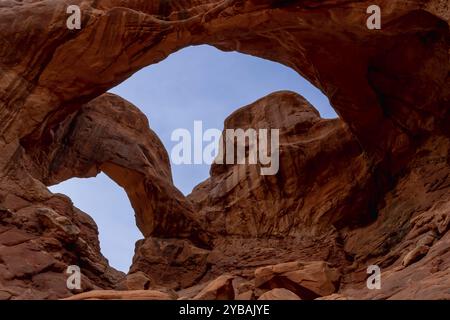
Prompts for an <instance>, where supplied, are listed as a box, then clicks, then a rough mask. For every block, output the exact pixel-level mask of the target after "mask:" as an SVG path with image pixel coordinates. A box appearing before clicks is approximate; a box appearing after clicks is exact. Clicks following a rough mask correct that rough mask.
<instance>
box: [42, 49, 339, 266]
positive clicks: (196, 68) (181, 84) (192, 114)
mask: <svg viewBox="0 0 450 320" xmlns="http://www.w3.org/2000/svg"><path fill="white" fill-rule="evenodd" d="M278 90H291V91H295V92H298V93H300V94H301V95H303V96H304V97H305V98H306V99H307V100H308V101H309V102H310V103H311V104H312V105H314V106H315V107H316V108H317V109H318V110H319V112H320V113H321V115H322V117H324V118H334V117H336V114H335V112H334V110H333V109H332V108H331V107H330V105H329V102H328V99H327V98H326V97H325V96H324V95H323V94H322V93H321V92H320V91H319V90H318V89H317V88H315V87H314V86H312V85H311V84H310V83H309V82H307V81H306V80H304V79H303V78H302V77H300V76H299V75H298V74H297V73H296V72H295V71H293V70H291V69H289V68H288V67H285V66H283V65H281V64H278V63H275V62H271V61H267V60H263V59H259V58H256V57H252V56H248V55H243V54H240V53H235V52H222V51H219V50H217V49H215V48H213V47H210V46H198V47H189V48H185V49H183V50H181V51H179V52H176V53H174V54H172V55H171V56H169V57H168V58H167V59H165V60H164V61H162V62H160V63H158V64H156V65H151V66H149V67H147V68H144V69H142V70H140V71H139V72H137V73H135V74H134V75H133V76H132V77H131V78H129V79H127V80H126V81H125V82H123V83H122V84H120V85H119V86H117V87H115V88H113V89H111V90H110V92H113V93H115V94H118V95H120V96H121V97H123V98H125V99H127V100H128V101H130V102H132V103H133V104H135V105H136V106H137V107H139V108H140V109H141V110H142V111H143V112H144V113H145V114H146V115H147V117H148V119H149V123H150V127H151V128H152V129H153V130H154V131H155V132H156V134H158V136H159V137H160V139H161V140H162V142H163V144H164V146H165V147H166V149H167V150H168V153H169V155H170V150H171V149H172V147H173V146H174V145H175V144H177V142H175V141H171V139H170V138H171V133H172V131H173V130H175V129H178V128H184V129H188V130H189V131H191V132H192V131H193V127H194V121H196V120H201V121H203V129H204V130H206V129H208V128H217V129H220V130H222V129H223V121H224V120H225V118H226V117H227V116H228V115H230V114H231V113H232V112H233V111H235V110H236V109H238V108H240V107H242V106H245V105H247V104H250V103H252V102H254V101H255V100H257V99H259V98H261V97H263V96H265V95H268V94H270V93H272V92H274V91H278ZM172 174H173V179H174V183H175V185H176V186H177V187H178V188H179V189H180V190H181V191H182V192H183V193H184V194H189V193H190V192H191V190H192V188H193V187H195V186H196V185H197V184H198V183H200V182H201V181H203V180H205V179H207V178H208V176H209V166H208V165H177V166H175V165H172ZM50 189H51V190H52V191H53V192H60V193H64V194H66V195H68V196H69V197H71V199H72V201H73V202H74V204H75V205H76V206H77V207H78V208H80V209H81V210H83V211H85V212H87V213H89V214H90V215H91V216H92V217H93V218H94V220H95V221H96V222H97V224H98V227H99V231H100V244H101V247H102V252H103V254H104V255H105V256H106V257H107V258H108V260H109V261H110V264H111V265H112V266H113V267H115V268H117V269H119V270H122V271H125V272H127V271H128V268H129V266H130V264H131V260H132V256H133V252H134V243H135V242H136V240H138V239H140V238H142V235H141V234H140V232H139V230H138V229H137V227H136V224H135V220H134V213H133V210H132V208H131V205H130V203H129V201H128V198H127V196H126V194H125V191H123V190H122V189H121V188H120V187H119V186H117V185H115V184H114V182H112V181H111V180H109V178H108V177H106V176H105V175H104V174H100V175H99V176H97V177H96V178H90V179H76V178H75V179H71V180H68V181H65V182H63V183H61V184H59V185H57V186H53V187H51V188H50Z"/></svg>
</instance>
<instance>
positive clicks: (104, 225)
mask: <svg viewBox="0 0 450 320" xmlns="http://www.w3.org/2000/svg"><path fill="white" fill-rule="evenodd" d="M49 189H50V190H51V191H52V192H53V193H62V194H65V195H67V196H69V197H70V199H71V200H72V202H73V203H74V205H75V206H76V207H77V208H79V209H80V210H82V211H84V212H86V213H88V214H89V215H90V216H91V217H92V218H93V219H94V220H95V222H96V224H97V227H98V231H99V240H100V248H101V252H102V254H103V255H104V256H105V257H106V258H107V259H108V261H109V264H110V265H111V266H112V267H114V268H115V269H117V270H120V271H123V272H125V273H127V272H128V269H129V267H130V265H131V262H132V259H133V253H134V245H135V242H136V241H137V240H139V239H141V238H142V234H141V233H140V232H139V229H138V228H136V224H135V222H134V211H133V208H132V207H131V205H130V202H129V200H128V198H127V195H126V193H125V191H124V190H123V189H122V188H121V187H120V186H119V185H117V184H116V183H115V182H114V181H112V180H111V179H110V178H109V177H108V176H107V175H106V174H104V173H100V174H99V175H97V176H96V177H94V178H72V179H69V180H66V181H63V182H61V183H59V184H56V185H54V186H51V187H49Z"/></svg>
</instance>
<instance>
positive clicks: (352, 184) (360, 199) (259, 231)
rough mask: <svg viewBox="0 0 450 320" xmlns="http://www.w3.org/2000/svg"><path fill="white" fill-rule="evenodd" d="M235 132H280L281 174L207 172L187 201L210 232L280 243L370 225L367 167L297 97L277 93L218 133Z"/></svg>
mask: <svg viewBox="0 0 450 320" xmlns="http://www.w3.org/2000/svg"><path fill="white" fill-rule="evenodd" d="M239 128H240V129H243V130H247V129H255V130H257V131H258V130H259V129H279V135H280V138H279V145H280V146H279V149H280V151H279V152H280V157H279V159H280V160H279V162H280V165H279V170H278V172H277V174H275V175H261V173H260V168H259V165H246V166H243V165H240V164H236V165H226V164H213V166H212V168H211V178H209V179H208V180H206V181H205V182H203V183H201V184H200V185H199V186H197V187H196V188H195V189H194V190H193V192H192V194H190V195H189V196H188V199H189V200H191V202H192V203H193V204H194V208H195V210H194V211H195V212H196V214H197V215H198V216H199V217H200V219H202V222H203V225H206V226H207V229H208V230H211V231H214V232H215V233H219V234H227V235H236V236H240V237H248V238H250V237H254V238H256V237H286V236H301V235H309V234H320V233H324V232H327V231H329V230H330V228H333V226H342V225H349V224H351V225H357V224H362V223H364V222H367V221H370V220H371V217H370V213H371V212H370V209H371V205H372V202H373V199H370V198H371V197H372V195H373V192H372V190H373V181H372V177H371V174H370V166H369V162H368V159H367V157H366V155H365V154H364V153H363V151H362V149H361V147H360V145H359V144H358V142H357V141H356V140H355V139H354V137H353V136H352V134H351V133H350V131H349V130H348V128H347V127H346V125H345V124H344V123H343V122H342V121H340V120H338V119H332V120H324V119H321V118H320V115H319V113H318V111H317V110H316V109H314V107H313V106H311V105H310V104H309V103H308V102H307V101H306V100H305V99H303V98H302V97H301V96H299V95H298V94H295V93H292V92H277V93H273V94H271V95H269V96H267V97H264V98H263V99H261V100H259V101H256V102H255V103H253V104H251V105H249V106H246V107H243V108H241V109H239V110H238V111H236V112H234V113H233V114H232V115H231V116H229V117H228V118H227V119H226V120H225V124H224V130H229V129H239ZM223 136H225V131H224V133H223ZM236 144H237V141H235V143H234V149H236V148H237V147H236ZM224 146H225V144H224ZM225 152H226V149H225ZM247 163H248V159H247Z"/></svg>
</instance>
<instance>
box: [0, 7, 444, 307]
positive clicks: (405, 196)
mask: <svg viewBox="0 0 450 320" xmlns="http://www.w3.org/2000/svg"><path fill="white" fill-rule="evenodd" d="M69 4H71V5H79V6H80V8H81V11H82V27H81V29H80V30H69V29H68V28H67V27H66V19H67V13H66V8H67V6H68V5H69ZM372 4H373V1H350V2H349V1H344V0H326V1H320V2H318V1H274V0H258V1H256V0H246V1H234V0H227V1H219V0H198V1H189V0H182V1H158V0H154V1H153V0H152V1H123V0H99V1H89V0H72V1H66V0H63V1H51V0H36V1H25V2H24V1H21V2H19V1H4V2H2V3H1V4H0V121H1V123H2V125H1V126H0V154H1V157H0V298H1V299H20V298H38V299H54V298H64V297H67V296H69V295H71V294H72V293H76V292H78V291H89V290H98V289H107V290H112V289H117V291H104V292H98V291H94V292H93V293H82V295H83V296H79V297H78V298H87V299H91V298H92V299H96V298H104V299H110V298H113V299H115V298H132V297H136V298H148V299H151V298H155V299H156V298H169V297H170V298H171V299H175V298H176V297H177V296H181V295H173V294H171V293H165V291H163V290H160V289H161V287H162V288H170V289H174V290H178V292H180V291H182V290H185V291H183V292H184V293H186V292H190V294H189V296H190V297H194V296H195V295H197V294H200V292H202V290H206V289H205V288H211V287H214V282H212V281H214V279H217V278H218V277H220V276H223V275H224V274H230V275H231V276H232V277H233V279H234V280H233V281H231V280H230V281H231V282H232V283H231V284H230V283H229V282H230V281H228V280H227V281H228V282H227V284H226V287H227V288H228V289H229V290H228V289H227V292H228V293H230V294H229V295H227V297H231V289H230V288H231V285H232V286H233V288H234V291H239V292H237V293H238V295H239V294H243V293H246V296H247V297H250V298H258V297H261V296H264V295H265V297H268V296H269V297H270V296H272V298H277V297H280V296H283V297H287V293H286V291H285V290H287V289H286V288H276V289H273V290H276V291H273V292H272V293H270V294H269V293H267V292H264V291H261V290H268V289H261V288H258V287H257V286H256V282H255V270H256V269H257V268H261V267H262V268H264V267H268V266H270V265H274V266H275V265H279V264H280V263H293V262H295V261H296V262H299V261H301V263H303V264H305V265H308V264H309V263H311V262H312V261H323V262H324V263H326V265H327V266H329V268H330V269H336V268H339V270H340V272H341V277H340V280H339V286H337V285H336V287H335V290H336V291H338V293H337V295H330V294H331V293H333V292H332V291H334V290H331V289H330V290H324V291H323V292H320V293H318V295H326V296H325V297H324V298H326V297H327V296H328V297H354V298H375V299H397V298H412V299H419V298H432V299H442V298H449V297H448V294H449V292H448V289H449V288H450V283H449V282H448V281H449V280H448V279H450V275H449V270H450V265H449V264H450V257H449V252H450V251H449V250H448V248H449V247H450V243H449V237H450V233H449V225H450V223H449V221H450V209H449V203H450V161H449V157H450V139H449V137H450V130H449V126H448V123H449V121H450V72H449V71H450V57H449V53H450V50H449V49H450V46H449V43H450V40H449V39H450V35H449V21H450V20H449V19H450V18H449V17H450V13H449V12H450V10H449V7H448V5H447V4H446V2H445V1H439V0H412V1H392V0H379V1H377V4H378V5H379V6H380V7H381V8H382V29H381V30H369V29H368V28H367V27H366V18H367V14H366V9H367V7H368V6H370V5H372ZM199 44H209V45H212V46H215V47H217V48H219V49H222V50H226V51H239V52H242V53H247V54H252V55H255V56H258V57H261V58H265V59H270V60H273V61H277V62H280V63H282V64H285V65H287V66H289V67H291V68H292V69H294V70H295V71H297V72H298V73H300V74H302V75H303V76H304V77H305V78H306V79H308V80H309V81H310V82H312V83H313V84H314V85H315V86H317V87H318V88H319V89H321V90H322V91H323V92H324V93H325V94H326V95H327V96H328V97H329V99H330V102H331V103H332V105H333V107H334V108H335V109H336V111H337V113H338V114H339V116H340V119H334V120H325V119H321V118H320V117H319V115H318V114H317V111H316V110H314V108H312V107H311V106H310V105H309V104H308V103H307V102H306V101H305V100H304V99H303V98H301V97H300V96H298V95H295V94H292V93H289V92H281V93H274V94H272V95H269V96H267V97H264V98H262V99H261V100H259V101H257V102H255V103H254V104H252V105H250V106H247V107H244V108H242V109H240V110H238V111H237V112H236V113H234V114H233V115H231V116H230V117H229V118H228V119H227V120H226V122H225V127H229V128H234V127H238V126H239V127H243V128H247V127H251V126H254V127H261V126H268V127H277V128H279V129H280V150H281V153H280V171H279V173H278V174H277V175H275V176H271V177H262V176H260V175H257V170H256V169H257V168H256V167H255V166H252V165H248V166H247V165H244V166H232V165H231V166H230V165H214V166H213V167H212V169H211V177H210V178H209V179H208V180H207V181H205V182H203V183H202V184H200V185H199V186H198V187H197V188H196V189H195V190H194V192H193V193H192V194H191V195H190V196H189V197H184V196H183V195H182V194H181V193H180V192H179V191H178V190H177V189H176V188H175V187H174V186H173V183H172V180H171V173H170V165H169V161H168V157H167V153H166V151H165V150H164V148H163V147H162V145H161V143H160V141H159V139H158V137H157V136H156V135H155V134H154V133H153V132H152V131H151V129H150V128H149V126H148V122H147V120H146V119H145V117H144V116H143V114H142V113H140V112H139V110H138V109H137V108H136V107H133V106H132V105H131V104H130V103H128V102H126V101H124V100H123V99H121V98H120V97H117V96H114V95H110V94H105V95H103V94H104V93H105V92H106V91H107V90H108V89H110V88H112V87H113V86H115V85H116V84H118V83H120V82H122V81H124V80H125V79H127V78H128V77H130V76H131V75H132V74H133V73H134V72H136V71H138V70H139V69H141V68H143V67H145V66H147V65H151V64H154V63H158V62H159V61H161V60H163V59H164V58H166V57H167V56H168V55H170V54H171V53H173V52H175V51H177V50H179V49H182V48H184V47H187V46H189V45H199ZM236 107H237V106H236ZM100 171H103V172H105V173H106V174H108V175H109V176H110V177H111V178H112V179H113V180H114V181H116V182H117V183H118V184H119V185H121V186H122V187H123V188H124V189H125V190H126V192H127V194H128V197H129V199H130V202H131V203H132V205H133V208H134V210H135V214H136V223H137V226H138V227H139V229H140V230H141V232H142V233H143V236H144V239H143V240H141V241H140V242H139V243H138V244H137V247H136V255H135V257H134V259H133V265H132V266H131V270H130V274H129V275H128V276H127V277H126V278H125V275H124V274H122V273H120V272H117V271H116V270H114V269H112V268H111V267H109V265H108V262H107V260H106V259H105V258H104V257H103V256H102V255H101V253H100V247H99V242H98V231H97V227H96V225H95V222H94V221H93V220H92V219H91V218H90V217H89V216H88V214H86V213H84V212H82V211H80V210H78V209H77V208H75V207H74V206H73V204H72V203H71V201H70V200H69V199H68V198H67V197H65V196H62V195H53V194H51V193H50V192H49V191H48V189H47V188H46V186H48V185H51V184H55V183H58V182H61V181H63V180H66V179H69V178H71V177H92V176H95V175H96V174H98V173H99V172H100ZM73 264H74V265H79V266H80V267H81V271H82V275H83V279H82V283H83V287H82V288H81V289H80V290H78V291H75V292H71V291H70V290H69V289H67V287H66V279H67V274H66V273H65V270H66V268H67V266H68V265H73ZM371 264H376V265H378V266H380V268H381V269H382V279H383V286H382V289H381V290H375V291H372V290H368V288H367V287H366V284H365V280H366V277H367V266H368V265H371ZM158 265H159V266H162V265H164V266H168V267H166V268H164V269H163V268H161V267H158ZM324 272H325V271H324ZM325 273H326V272H325ZM284 276H285V275H284ZM284 276H283V277H284ZM303 276H305V277H307V276H306V275H303ZM319 278H320V277H319ZM333 279H334V278H333ZM411 279H412V280H413V281H412V280H411ZM238 282H239V283H238ZM331 282H333V283H334V281H331ZM141 285H142V286H143V287H144V289H146V290H143V291H133V290H130V289H132V288H133V289H134V288H141V287H140V286H141ZM215 285H217V283H215ZM237 286H240V289H239V290H238V289H237ZM327 287H328V286H327ZM291 289H293V290H294V288H291ZM126 290H128V291H126ZM208 290H209V289H208ZM280 292H284V293H282V294H280ZM194 293H195V294H194ZM235 293H236V292H235ZM235 293H234V295H233V296H234V297H237V296H238V295H236V294H235ZM299 294H300V296H301V292H299ZM76 298H77V297H75V299H76ZM301 298H306V299H312V298H314V296H305V295H304V296H303V297H302V296H301Z"/></svg>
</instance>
